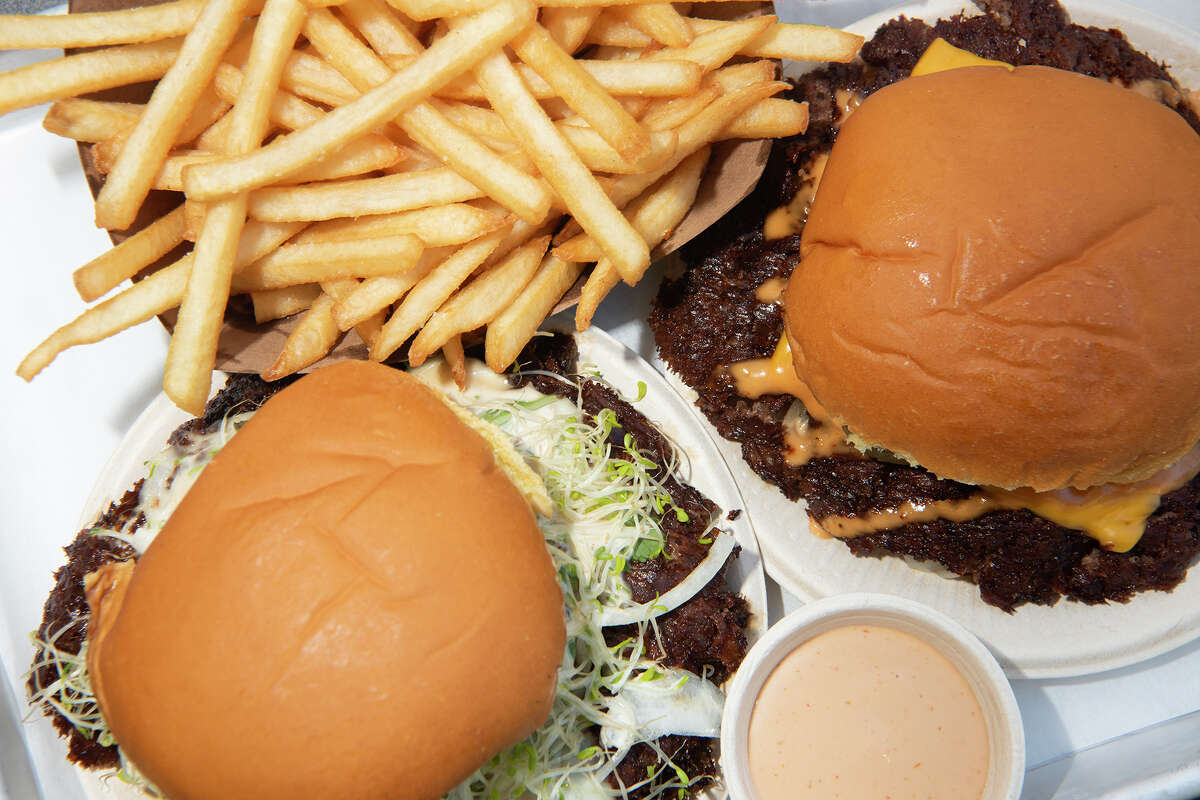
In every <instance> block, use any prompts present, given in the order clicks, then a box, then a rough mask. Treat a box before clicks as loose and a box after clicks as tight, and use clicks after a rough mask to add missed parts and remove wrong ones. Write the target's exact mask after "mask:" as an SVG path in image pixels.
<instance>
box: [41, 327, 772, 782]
mask: <svg viewBox="0 0 1200 800" xmlns="http://www.w3.org/2000/svg"><path fill="white" fill-rule="evenodd" d="M522 363H523V364H524V365H525V366H526V371H525V372H523V373H522V374H521V375H520V376H515V375H514V376H508V377H504V376H497V375H495V374H494V373H492V372H491V371H490V369H488V367H487V366H486V365H484V364H483V363H482V362H480V361H477V360H475V359H467V361H466V368H467V370H468V373H469V375H470V377H471V388H470V391H466V392H464V391H462V390H460V389H458V388H457V386H455V384H454V381H453V377H452V375H451V370H450V369H449V368H448V367H446V365H445V364H444V363H435V362H430V363H429V364H426V365H424V366H422V367H420V368H418V369H414V370H412V371H411V372H409V373H402V372H399V371H397V370H395V369H392V368H390V367H384V366H382V365H378V364H373V363H343V364H337V365H334V366H331V367H326V368H323V369H320V370H318V371H316V372H314V373H313V374H311V375H309V376H307V377H304V378H301V379H300V380H298V381H296V382H295V383H292V384H291V385H288V386H281V383H286V381H284V382H280V383H274V384H268V383H265V382H264V381H262V380H261V379H259V378H258V376H256V375H232V376H230V378H229V380H228V383H227V384H226V386H225V388H224V389H222V390H221V391H220V392H219V393H218V394H217V395H216V396H214V397H213V399H212V400H210V401H209V403H208V406H207V408H206V410H205V413H204V415H202V416H201V417H197V418H195V419H193V420H191V421H189V422H187V423H185V424H184V425H182V426H181V427H179V428H178V429H176V431H175V432H174V433H173V434H171V437H170V439H169V441H168V444H167V447H166V448H165V449H164V450H162V451H161V452H160V453H158V454H157V455H155V456H153V457H152V458H151V459H150V460H149V461H148V462H146V471H145V477H144V478H143V479H141V480H139V481H138V482H137V483H135V484H134V486H133V487H132V488H131V489H130V490H129V491H128V492H126V493H125V495H124V496H123V497H122V498H121V499H120V500H119V501H117V502H115V503H113V504H112V505H111V506H110V507H109V508H108V510H107V511H105V512H104V513H103V514H101V515H100V517H99V518H98V519H96V521H95V522H94V523H93V524H92V525H90V526H88V527H87V528H85V529H84V530H83V531H81V532H80V533H79V535H78V536H76V537H75V539H74V541H72V543H71V544H70V545H69V546H68V547H67V556H68V559H67V563H66V564H65V565H64V566H63V567H62V568H61V569H60V570H59V571H58V572H57V574H56V575H55V585H54V588H53V589H52V591H51V593H50V596H49V598H48V599H47V601H46V604H45V607H44V615H43V619H42V623H41V625H40V626H39V627H38V630H37V631H36V633H35V634H34V636H33V639H34V642H35V645H36V648H37V652H36V657H35V660H34V664H33V667H32V669H31V671H30V677H29V681H28V685H29V690H30V696H31V703H32V704H33V705H34V707H35V708H40V709H41V710H43V711H45V712H46V714H47V715H48V716H50V717H51V720H52V721H53V724H54V726H55V727H56V728H57V729H58V731H59V732H60V733H61V734H63V736H64V737H66V738H67V740H68V743H69V748H70V754H69V758H70V760H71V761H73V762H75V763H76V764H78V765H80V766H82V767H87V768H93V769H104V768H113V767H119V772H118V775H119V776H120V777H121V778H122V779H123V780H126V781H128V782H130V783H133V784H134V785H135V786H137V787H138V788H141V789H145V790H148V791H149V790H152V789H156V790H157V791H158V792H160V793H161V794H162V795H164V796H166V797H170V798H172V799H173V800H184V799H188V798H228V797H264V798H273V797H289V798H290V797H343V798H362V799H363V800H369V799H370V798H383V797H386V798H398V799H405V798H407V800H432V798H437V797H446V798H448V799H449V800H466V799H467V798H470V797H490V796H500V797H515V796H524V795H526V794H534V795H538V796H552V797H560V796H562V797H589V798H597V797H601V798H614V800H628V798H630V797H637V798H644V799H649V798H653V797H657V796H661V795H670V796H672V797H675V796H694V795H695V794H696V793H697V792H699V791H700V790H701V789H703V788H704V787H705V786H707V785H709V783H711V782H712V780H713V777H714V775H715V774H716V769H717V766H716V760H715V757H716V754H715V751H714V749H713V748H714V737H716V736H717V735H718V733H719V729H720V719H721V711H722V705H723V701H724V696H723V694H722V692H721V689H720V688H719V687H720V686H721V684H722V683H724V681H725V680H727V679H728V678H729V677H730V675H731V674H732V673H733V671H734V670H736V669H737V667H738V665H739V664H740V663H741V660H742V658H743V656H744V655H745V652H746V648H747V646H748V642H747V630H748V629H749V626H750V625H751V619H752V612H751V609H750V607H749V605H748V603H747V601H746V600H745V599H744V598H743V597H741V596H740V595H738V594H737V592H736V590H731V588H730V587H729V586H728V585H727V581H726V569H727V567H728V566H729V564H730V562H731V560H732V559H733V558H736V551H737V544H736V540H735V538H734V535H733V534H732V533H730V532H728V531H725V530H722V529H720V528H719V527H718V526H719V524H720V521H721V520H722V519H723V516H722V513H721V510H720V509H719V508H718V507H717V506H716V504H714V503H713V502H712V501H711V500H709V499H708V498H707V497H705V496H704V495H703V494H701V492H700V491H698V490H697V489H695V488H693V487H692V486H690V485H688V484H687V483H685V482H684V481H683V480H682V477H681V475H680V474H679V472H678V471H677V470H676V466H675V465H676V464H678V463H679V462H678V455H677V453H676V451H675V450H674V448H673V445H672V444H671V443H670V441H669V440H668V439H667V438H666V436H665V435H664V434H663V433H662V432H661V431H659V430H658V429H657V428H656V427H655V425H654V424H653V423H652V422H651V421H650V420H649V419H647V418H646V417H645V416H643V415H642V414H641V413H640V412H639V411H638V410H637V409H636V408H635V407H634V406H633V405H632V404H631V403H629V402H626V401H625V400H624V399H622V398H621V396H620V395H618V394H617V392H616V391H615V390H614V389H613V388H612V387H611V386H609V385H608V384H606V383H605V382H604V381H603V379H601V378H600V377H598V376H596V375H595V374H594V372H591V371H589V372H588V374H586V375H585V374H581V371H580V367H579V352H578V350H577V348H576V342H575V340H574V339H573V338H572V337H570V336H566V335H563V334H554V335H546V336H539V337H537V339H536V340H535V345H534V346H531V347H530V348H527V349H526V351H525V352H524V353H523V355H522ZM514 443H519V444H520V447H521V450H520V451H519V452H518V450H517V449H516V445H515V444H514ZM534 512H536V516H535V513H534ZM85 594H86V597H85Z"/></svg>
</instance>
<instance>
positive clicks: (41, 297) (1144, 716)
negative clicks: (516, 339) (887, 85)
mask: <svg viewBox="0 0 1200 800" xmlns="http://www.w3.org/2000/svg"><path fill="white" fill-rule="evenodd" d="M1130 4H1131V5H1135V6H1138V7H1140V8H1143V9H1146V10H1147V11H1150V12H1152V13H1157V14H1160V15H1162V16H1165V17H1168V18H1170V19H1171V20H1173V21H1175V22H1178V23H1179V24H1181V25H1185V26H1187V27H1190V28H1192V29H1195V30H1200V1H1198V0H1132V1H1131V2H1130ZM780 5H782V4H780ZM889 5H891V4H890V3H888V2H878V0H856V1H853V2H848V3H844V4H841V5H839V4H837V3H836V2H832V3H822V2H821V1H820V0H813V2H793V3H791V4H790V5H789V6H788V7H787V8H781V16H784V17H791V18H793V21H815V22H822V23H830V24H846V23H849V22H850V21H852V20H853V19H856V18H859V17H861V16H865V15H866V14H867V13H870V12H873V11H876V10H879V9H881V8H886V7H888V6H889ZM801 14H810V15H812V16H810V17H808V18H807V19H804V20H798V19H796V18H797V17H798V16H799V15H801ZM2 24H3V22H2V18H0V25H2ZM31 57H32V56H30V55H28V54H16V53H11V52H0V69H10V68H12V67H14V66H17V65H18V64H19V63H22V62H24V61H26V60H28V59H29V58H31ZM43 113H44V109H28V110H25V111H19V112H15V113H13V114H10V115H8V116H5V117H0V245H2V246H3V249H2V251H0V252H3V261H4V265H3V270H2V272H0V275H2V276H3V286H2V288H0V365H6V366H4V369H3V370H2V372H3V375H2V376H0V411H2V413H0V442H3V445H2V446H3V459H0V509H2V514H3V524H2V525H0V560H4V561H6V562H7V561H9V560H15V559H20V560H22V561H24V562H26V563H28V564H29V565H30V566H29V569H31V570H39V571H40V574H45V576H46V587H47V590H48V589H49V587H50V582H51V574H52V572H53V570H54V569H56V568H57V567H58V566H59V565H60V564H61V562H62V553H61V549H60V548H61V547H62V546H63V545H64V544H66V542H67V541H68V540H69V538H70V536H71V535H72V534H73V532H74V531H75V530H76V527H77V522H78V516H79V512H80V508H81V506H82V504H83V501H84V499H85V498H86V496H87V494H88V491H89V489H90V488H91V486H92V483H93V481H94V480H95V477H96V475H97V473H98V472H99V470H100V469H101V467H102V466H103V464H104V463H105V461H106V460H107V459H108V457H109V455H111V453H112V451H113V449H114V448H115V447H116V445H117V443H118V442H119V440H120V438H121V436H122V435H123V434H124V432H125V430H126V429H127V428H128V427H129V426H130V425H131V423H132V422H133V420H134V419H135V418H136V416H137V415H138V414H139V413H140V412H141V410H142V409H143V408H144V407H145V406H146V405H147V404H148V403H149V402H150V400H151V399H152V398H153V397H154V396H155V395H156V394H157V393H158V391H159V384H160V381H161V377H162V363H163V359H164V357H165V355H166V345H167V337H166V334H165V332H164V331H163V330H162V329H161V327H159V326H158V325H157V323H153V322H152V323H149V324H146V325H143V326H140V327H138V328H135V329H133V330H130V331H126V332H124V333H122V334H120V335H118V336H117V337H115V338H113V339H110V340H107V341H104V342H101V343H98V344H94V345H90V346H88V347H84V348H77V349H74V350H71V351H68V352H67V353H65V354H63V355H62V356H60V357H59V358H58V360H57V361H55V363H54V364H52V365H51V366H50V367H49V368H48V369H47V370H46V371H45V372H44V373H43V374H42V375H40V376H39V377H38V378H37V379H36V380H35V381H34V382H32V383H31V384H25V383H24V382H23V381H21V380H20V379H19V378H17V377H15V375H13V374H12V370H14V369H15V367H16V365H17V364H18V363H19V362H20V360H21V358H22V357H23V356H24V355H25V353H26V352H28V351H29V350H30V349H31V348H32V347H33V346H34V345H36V344H37V343H38V342H39V341H40V340H41V339H42V338H44V337H45V336H46V335H48V334H49V333H50V332H51V331H52V330H53V328H55V327H57V326H58V325H60V324H63V323H65V322H66V321H68V320H70V319H71V318H73V317H74V316H75V315H76V314H78V313H79V312H80V310H81V309H82V308H83V306H82V303H81V302H80V301H79V299H78V297H77V296H76V295H75V292H74V289H73V287H72V284H71V280H70V274H71V272H72V270H73V269H74V268H75V267H77V266H79V265H80V264H83V263H85V262H86V261H87V260H89V259H90V258H92V257H94V256H95V255H97V254H98V253H100V252H101V251H102V250H104V249H105V248H106V247H107V246H108V239H107V237H106V236H105V235H104V234H103V233H101V232H100V231H98V230H96V229H95V228H94V227H93V226H92V202H91V197H90V195H89V193H88V190H87V186H86V185H85V183H84V180H83V176H82V174H81V171H80V169H79V164H78V160H77V156H76V151H75V147H74V145H73V144H72V143H70V142H66V141H65V140H62V139H59V138H57V137H54V136H51V135H50V134H47V133H45V132H43V131H42V130H41V128H40V125H39V124H38V121H39V120H40V118H41V115H42V114H43ZM656 285H657V273H656V272H652V273H651V275H650V276H649V277H648V278H647V280H645V281H643V284H642V287H640V288H639V289H637V290H628V289H627V288H625V287H622V288H620V289H618V290H616V291H615V292H614V293H613V295H612V296H611V297H610V298H608V299H607V300H606V301H605V303H604V305H603V306H602V307H601V309H600V311H599V313H598V314H597V316H596V322H597V324H598V325H600V326H601V327H603V328H605V329H606V330H608V331H609V332H610V333H612V334H614V335H615V336H616V337H617V338H618V339H620V340H621V341H623V342H624V343H625V344H626V345H628V346H629V347H631V348H633V349H634V350H636V351H638V352H639V353H641V354H642V355H643V356H644V357H646V358H647V359H649V360H651V361H652V362H654V363H656V364H657V365H658V366H659V367H660V368H661V367H662V365H661V362H658V361H657V359H656V356H655V354H654V352H653V351H654V347H653V341H652V339H651V338H650V335H649V332H648V330H647V328H646V326H645V324H644V320H645V318H646V314H647V310H648V307H649V298H650V296H651V294H652V292H653V288H654V287H655V286H656ZM43 600H44V596H30V597H28V598H27V599H26V600H25V601H24V602H23V603H22V604H21V605H20V606H19V607H12V608H8V607H6V608H0V660H2V661H4V662H6V663H22V664H24V663H28V662H29V659H30V657H31V654H32V650H31V647H30V645H29V643H28V639H27V633H28V631H29V630H30V629H31V628H32V627H33V626H34V625H35V624H36V622H37V621H38V620H39V619H40V607H41V604H42V602H43ZM796 605H797V603H796V601H795V600H794V599H793V598H790V597H784V596H782V594H781V593H779V592H778V587H776V595H775V598H774V604H773V609H772V612H773V617H774V618H777V615H778V614H780V613H783V612H784V611H786V610H788V609H790V608H793V607H795V606H796ZM1014 689H1015V692H1016V695H1017V699H1018V702H1019V703H1020V706H1021V711H1022V714H1023V716H1024V721H1025V729H1026V739H1027V756H1028V758H1027V763H1028V765H1029V766H1030V767H1031V768H1034V767H1037V766H1039V765H1043V764H1048V763H1050V762H1054V761H1056V760H1057V759H1061V758H1062V757H1063V756H1066V755H1068V754H1071V753H1073V752H1075V751H1079V750H1083V749H1085V748H1089V747H1092V746H1094V745H1098V744H1100V743H1103V742H1106V741H1108V740H1111V739H1114V738H1116V737H1120V736H1122V735H1124V734H1127V733H1129V732H1131V731H1136V730H1139V729H1142V728H1145V727H1147V726H1152V725H1155V724H1158V723H1162V722H1164V721H1166V720H1171V719H1173V718H1176V717H1179V716H1181V715H1184V714H1187V713H1188V712H1191V711H1194V710H1197V709H1200V644H1196V643H1194V644H1192V645H1188V646H1185V647H1183V648H1180V649H1179V650H1176V651H1174V652H1172V653H1168V654H1166V655H1164V656H1161V657H1159V658H1156V659H1153V660H1151V661H1149V662H1146V663H1143V664H1141V665H1138V666H1135V667H1130V668H1126V669H1122V670H1116V671H1112V672H1108V673H1102V674H1099V675H1094V676H1089V677H1083V678H1074V679H1060V680H1048V681H1032V680H1024V681H1016V682H1014ZM24 713H25V712H24V693H23V688H22V687H21V686H16V685H11V684H6V683H5V684H0V798H3V797H4V796H5V795H6V791H7V796H9V797H12V798H22V799H23V798H25V797H32V796H33V795H32V794H31V792H32V788H31V787H30V785H29V783H28V778H27V775H26V773H25V772H24V768H23V766H22V765H23V758H24V752H23V748H22V745H21V743H20V741H19V739H17V738H16V737H15V736H14V731H15V730H16V725H15V724H14V723H13V720H12V718H13V716H14V715H17V716H19V715H22V714H24ZM1195 750H1196V751H1197V752H1200V747H1197V748H1195ZM1188 752H1191V751H1188ZM1110 766H1112V765H1110ZM1131 768H1132V765H1131ZM1115 769H1116V770H1117V772H1118V773H1119V772H1120V770H1121V765H1120V764H1117V765H1116V766H1115ZM1146 791H1147V792H1148V791H1150V790H1146ZM1027 794H1028V793H1027ZM1046 796H1049V794H1048V793H1047V795H1046ZM1078 796H1081V797H1082V796H1086V795H1078ZM1144 796H1147V797H1149V796H1151V794H1145V795H1144ZM1153 796H1156V797H1169V796H1170V797H1173V796H1179V795H1178V791H1176V792H1175V793H1172V792H1171V790H1170V789H1167V790H1164V791H1162V792H1158V793H1156V794H1153Z"/></svg>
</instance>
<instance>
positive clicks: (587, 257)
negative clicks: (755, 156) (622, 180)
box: [554, 147, 709, 330]
mask: <svg viewBox="0 0 1200 800" xmlns="http://www.w3.org/2000/svg"><path fill="white" fill-rule="evenodd" d="M708 157H709V148H707V147H703V148H701V149H700V150H698V151H696V152H695V153H693V154H692V155H690V156H688V157H687V158H686V159H684V160H683V161H682V162H681V163H680V164H679V166H678V167H676V168H675V170H674V171H672V172H671V173H670V174H669V175H667V176H666V177H664V178H663V179H662V180H661V181H659V182H658V183H657V184H656V185H654V186H652V187H651V188H650V189H647V190H646V191H645V192H644V193H643V194H642V195H641V196H640V197H638V198H636V199H635V200H634V201H633V202H631V203H629V205H627V206H626V207H625V216H627V217H628V218H629V222H630V223H631V224H632V225H633V227H634V229H635V230H637V232H638V233H639V234H641V236H642V238H644V239H645V240H646V244H647V245H648V246H650V247H656V246H657V245H658V243H659V242H661V241H662V240H663V239H665V238H667V236H668V235H670V233H671V231H672V230H674V229H675V226H676V225H678V224H679V223H680V222H681V221H682V220H683V218H684V217H685V216H687V212H688V209H690V208H691V207H692V203H693V202H694V201H695V199H696V192H697V190H698V189H699V188H700V178H701V177H702V176H703V174H704V165H705V164H707V163H708ZM554 255H555V256H556V257H558V258H561V259H563V260H564V261H581V262H589V261H597V260H599V259H602V258H603V257H604V254H603V253H602V252H600V248H599V247H597V246H596V244H595V242H593V241H592V240H591V238H590V237H589V236H587V235H586V234H580V235H579V236H576V237H574V238H573V239H570V240H569V241H566V242H564V243H562V244H560V245H558V246H557V247H555V248H554ZM614 285H615V284H614ZM609 288H612V287H609ZM580 330H582V328H581V329H580Z"/></svg>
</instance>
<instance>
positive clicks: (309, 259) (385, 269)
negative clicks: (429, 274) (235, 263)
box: [233, 234, 422, 294]
mask: <svg viewBox="0 0 1200 800" xmlns="http://www.w3.org/2000/svg"><path fill="white" fill-rule="evenodd" d="M421 250H422V245H421V240H420V239H418V238H417V237H415V236H410V235H407V234H405V235H401V236H381V237H378V238H375V239H363V240H362V241H358V242H314V243H308V244H288V245H284V246H283V247H280V248H279V249H278V250H275V251H274V252H272V253H268V254H267V255H265V256H264V257H262V258H260V259H259V260H258V261H255V262H254V263H253V264H251V265H249V266H248V267H246V268H245V269H243V270H240V271H238V273H237V274H236V275H234V276H233V293H234V294H241V293H243V292H258V291H262V290H264V289H277V288H279V287H281V286H291V285H293V284H297V283H319V282H320V281H327V280H332V279H336V278H364V277H373V276H376V275H396V274H399V273H402V272H404V271H405V270H407V269H410V268H412V266H413V265H414V264H416V263H417V258H418V257H419V256H420V255H421Z"/></svg>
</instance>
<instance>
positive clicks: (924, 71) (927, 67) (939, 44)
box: [912, 39, 1014, 78]
mask: <svg viewBox="0 0 1200 800" xmlns="http://www.w3.org/2000/svg"><path fill="white" fill-rule="evenodd" d="M959 67H1004V68H1005V69H1010V70H1011V69H1014V67H1013V65H1012V64H1006V63H1005V62H1003V61H993V60H991V59H989V58H982V57H980V56H977V55H975V54H974V53H971V52H968V51H966V50H963V49H961V48H958V47H955V46H954V45H952V44H950V43H949V42H947V41H946V40H945V39H934V40H933V42H931V43H930V45H929V47H927V48H925V52H924V54H923V55H922V56H921V58H920V60H919V61H917V65H916V66H915V67H913V71H912V76H913V77H914V78H916V77H918V76H920V75H932V74H933V73H935V72H944V71H945V70H948V69H958V68H959Z"/></svg>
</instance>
